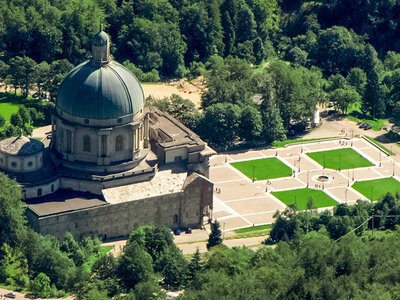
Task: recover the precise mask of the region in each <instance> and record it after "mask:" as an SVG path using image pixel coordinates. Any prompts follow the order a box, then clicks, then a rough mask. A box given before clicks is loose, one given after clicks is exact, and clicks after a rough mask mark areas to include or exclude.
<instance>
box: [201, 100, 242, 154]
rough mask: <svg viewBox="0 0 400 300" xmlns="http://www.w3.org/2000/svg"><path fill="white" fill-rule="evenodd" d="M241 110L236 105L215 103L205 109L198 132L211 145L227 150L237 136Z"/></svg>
mask: <svg viewBox="0 0 400 300" xmlns="http://www.w3.org/2000/svg"><path fill="white" fill-rule="evenodd" d="M240 117H241V109H240V107H239V106H238V105H237V104H231V103H226V102H224V103H217V104H213V105H211V106H209V107H207V108H206V110H205V113H204V118H203V119H202V120H201V123H200V126H201V127H200V128H199V131H200V133H201V136H202V137H204V138H205V139H206V140H207V141H209V142H210V143H211V144H213V145H216V146H220V147H222V148H223V149H227V148H228V147H229V146H231V145H232V143H233V140H234V139H235V138H236V137H237V136H238V135H239V126H240Z"/></svg>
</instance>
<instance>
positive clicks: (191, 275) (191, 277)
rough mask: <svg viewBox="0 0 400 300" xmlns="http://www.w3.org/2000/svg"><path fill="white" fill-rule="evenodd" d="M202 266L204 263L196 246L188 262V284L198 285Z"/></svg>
mask: <svg viewBox="0 0 400 300" xmlns="http://www.w3.org/2000/svg"><path fill="white" fill-rule="evenodd" d="M203 268H204V263H203V262H202V261H201V257H200V250H199V248H197V250H196V252H195V253H194V254H193V257H192V259H191V260H190V262H189V264H188V272H187V278H186V280H187V285H188V286H191V287H196V286H198V284H199V282H198V280H199V277H200V274H201V272H202V270H203Z"/></svg>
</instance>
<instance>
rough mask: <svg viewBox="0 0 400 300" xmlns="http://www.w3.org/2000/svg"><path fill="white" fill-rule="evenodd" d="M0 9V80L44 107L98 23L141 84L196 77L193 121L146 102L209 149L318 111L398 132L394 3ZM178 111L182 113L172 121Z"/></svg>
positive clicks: (139, 0)
mask: <svg viewBox="0 0 400 300" xmlns="http://www.w3.org/2000/svg"><path fill="white" fill-rule="evenodd" d="M0 3H1V5H0V81H2V82H3V84H5V86H6V87H8V86H11V87H13V88H14V89H15V91H16V90H17V89H20V90H21V91H23V93H24V94H25V95H28V94H29V91H30V90H32V88H34V89H35V90H36V91H38V94H39V96H40V95H41V92H44V93H45V94H46V95H49V96H50V99H52V100H54V98H55V96H56V94H57V87H58V85H59V84H60V82H61V80H62V78H63V77H64V76H65V74H66V73H67V72H68V71H69V70H70V69H71V68H72V66H73V65H76V64H78V63H80V62H82V61H83V60H85V59H87V58H88V57H89V56H90V45H91V37H92V35H93V34H94V33H95V32H96V31H98V29H99V25H100V23H102V24H103V25H104V27H105V30H106V31H107V33H109V35H110V36H111V42H112V49H111V52H112V55H113V56H114V57H115V59H116V60H117V61H120V62H121V63H123V64H124V65H125V66H126V67H127V68H129V69H130V70H131V71H132V72H134V73H135V74H136V75H137V77H138V78H139V80H141V81H159V80H168V79H170V78H182V77H185V78H188V79H191V78H194V77H197V76H199V75H204V78H205V83H206V89H205V93H204V95H203V99H202V111H201V112H198V111H197V110H196V109H195V108H194V107H192V106H191V105H190V104H189V103H186V102H187V101H185V100H183V99H178V97H172V98H171V99H164V100H161V101H156V100H154V99H152V101H150V102H151V103H152V104H153V105H158V106H160V107H162V108H164V109H167V110H168V109H169V110H168V112H170V113H172V114H173V115H174V116H176V117H178V119H179V117H181V118H180V120H181V121H182V122H183V123H184V124H185V125H187V126H188V127H190V128H192V129H193V130H194V131H195V132H197V133H199V134H200V135H201V137H202V138H204V139H205V140H207V141H208V142H209V143H210V144H211V145H213V146H215V147H217V148H222V149H226V148H229V147H231V146H232V145H233V144H234V143H235V142H236V141H245V142H246V143H249V144H252V143H253V144H254V143H256V144H257V143H258V144H268V143H270V142H271V141H274V140H282V139H285V138H286V137H287V136H293V135H295V134H297V133H299V132H301V131H302V130H304V129H305V128H307V127H308V126H309V124H310V120H312V117H313V113H314V111H315V109H316V104H318V103H327V102H332V103H334V104H335V106H336V109H337V110H338V111H341V112H342V113H346V112H347V110H348V107H349V105H350V104H354V103H358V104H360V106H361V110H360V113H362V117H363V119H374V118H391V117H392V120H393V122H394V123H395V124H400V120H398V116H399V115H400V114H399V113H398V112H400V104H399V100H400V98H399V90H400V54H399V53H398V52H400V43H399V41H398V39H396V37H397V36H399V35H400V32H399V30H400V29H399V25H398V20H399V16H398V15H399V13H400V4H399V3H397V1H382V0H371V1H368V2H367V3H365V2H364V1H346V0H330V1H328V0H321V1H303V0H268V1H266V0H217V1H205V0H197V1H187V0H135V1H133V0H115V1H112V0H82V1H74V0H66V1H57V0H34V1H19V0H2V1H0ZM158 102H160V103H158ZM175 102H176V103H175ZM180 105H183V106H184V109H186V110H184V111H183V112H176V107H179V106H180ZM174 112H176V114H174ZM210 128H213V129H216V130H210ZM8 131H9V132H13V130H11V129H9V130H8ZM3 135H4V134H3ZM221 136H223V137H224V138H223V139H219V138H218V137H221Z"/></svg>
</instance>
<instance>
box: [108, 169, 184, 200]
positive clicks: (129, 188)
mask: <svg viewBox="0 0 400 300" xmlns="http://www.w3.org/2000/svg"><path fill="white" fill-rule="evenodd" d="M186 178H187V170H186V168H185V167H184V166H183V164H169V165H165V166H160V167H159V170H158V172H157V173H156V175H155V176H154V177H153V178H152V179H151V180H149V181H144V182H138V183H132V184H127V185H123V186H117V187H112V188H108V189H104V190H103V196H104V198H105V200H106V201H107V202H108V203H111V204H115V203H121V202H126V201H133V200H140V199H144V198H149V197H155V196H160V195H167V194H171V193H178V192H181V191H182V187H183V184H184V182H185V180H186Z"/></svg>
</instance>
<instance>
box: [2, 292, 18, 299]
mask: <svg viewBox="0 0 400 300" xmlns="http://www.w3.org/2000/svg"><path fill="white" fill-rule="evenodd" d="M16 296H17V295H15V293H14V292H9V293H7V294H5V295H4V297H6V298H15V297H16Z"/></svg>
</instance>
